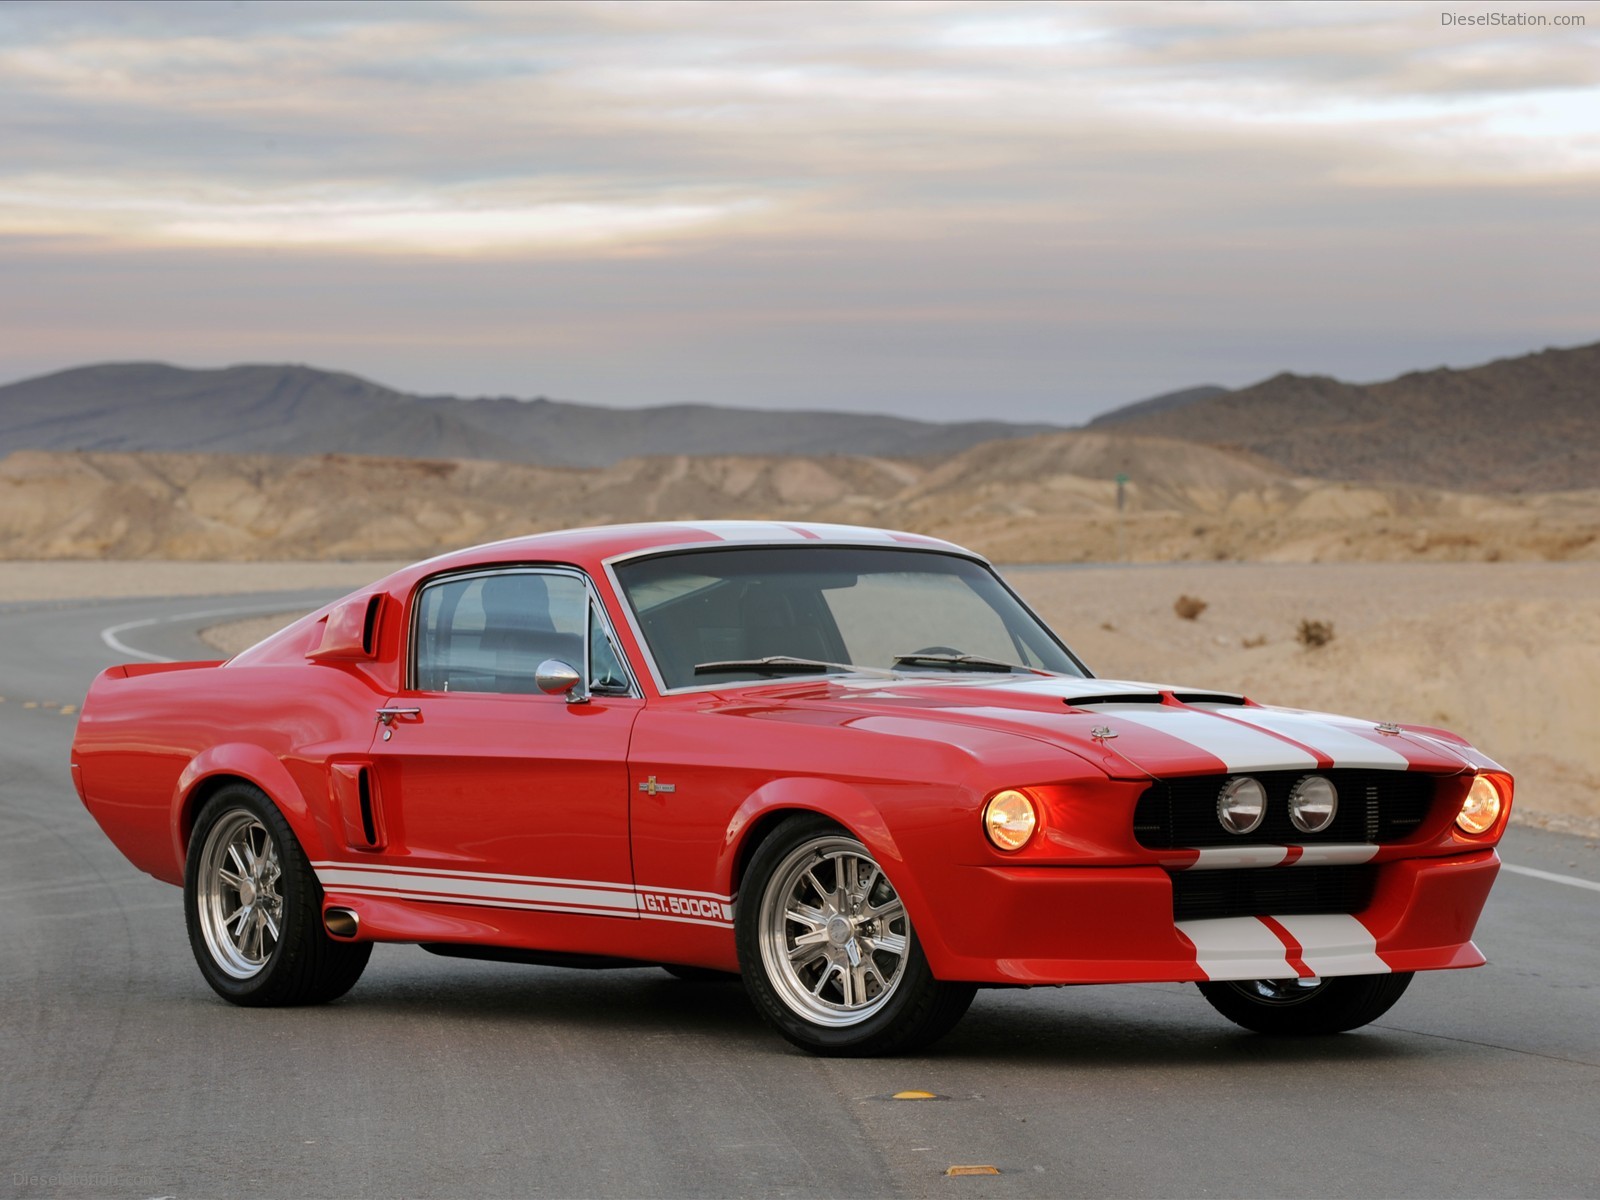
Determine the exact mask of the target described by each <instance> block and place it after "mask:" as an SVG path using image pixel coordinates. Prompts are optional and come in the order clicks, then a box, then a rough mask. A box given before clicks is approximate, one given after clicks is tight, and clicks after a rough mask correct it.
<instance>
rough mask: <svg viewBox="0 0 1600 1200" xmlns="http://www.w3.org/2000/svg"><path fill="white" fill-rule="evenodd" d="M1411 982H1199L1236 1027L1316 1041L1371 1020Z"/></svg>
mask: <svg viewBox="0 0 1600 1200" xmlns="http://www.w3.org/2000/svg"><path fill="white" fill-rule="evenodd" d="M1410 983H1411V972H1410V971H1399V972H1396V973H1394V974H1392V975H1344V976H1340V977H1338V978H1336V979H1251V980H1240V981H1227V982H1219V983H1202V984H1199V985H1198V986H1199V988H1200V994H1201V995H1203V996H1204V997H1205V998H1206V999H1207V1000H1208V1001H1210V1003H1211V1007H1212V1008H1214V1009H1216V1010H1217V1011H1218V1012H1219V1013H1221V1014H1222V1015H1223V1016H1225V1017H1227V1018H1228V1020H1230V1021H1232V1022H1233V1023H1234V1024H1235V1025H1242V1026H1244V1027H1245V1028H1246V1029H1249V1030H1253V1031H1254V1032H1256V1033H1269V1034H1278V1035H1282V1036H1293V1037H1315V1036H1319V1035H1322V1034H1329V1033H1344V1032H1345V1031H1346V1030H1348V1029H1356V1028H1358V1027H1360V1026H1362V1025H1366V1024H1368V1023H1370V1022H1372V1021H1376V1020H1377V1019H1378V1018H1379V1017H1381V1016H1383V1014H1384V1013H1386V1012H1388V1011H1389V1009H1390V1008H1392V1007H1393V1006H1394V1002H1395V1001H1396V1000H1398V999H1400V996H1401V994H1402V993H1403V992H1404V991H1405V990H1406V988H1407V986H1409V985H1410Z"/></svg>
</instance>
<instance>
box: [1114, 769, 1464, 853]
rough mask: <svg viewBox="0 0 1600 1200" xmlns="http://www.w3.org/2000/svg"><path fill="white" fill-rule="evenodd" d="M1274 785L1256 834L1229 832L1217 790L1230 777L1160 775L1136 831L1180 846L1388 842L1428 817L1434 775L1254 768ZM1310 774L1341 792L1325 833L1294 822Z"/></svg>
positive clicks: (1162, 844)
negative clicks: (1292, 798) (1295, 801)
mask: <svg viewBox="0 0 1600 1200" xmlns="http://www.w3.org/2000/svg"><path fill="white" fill-rule="evenodd" d="M1249 774H1250V776H1251V777H1252V778H1254V779H1259V780H1260V781H1261V784H1262V786H1263V787H1265V788H1266V789H1267V813H1266V816H1265V817H1264V818H1263V819H1262V821H1261V824H1260V825H1259V826H1258V827H1257V828H1256V829H1254V830H1252V831H1251V832H1250V833H1246V834H1235V833H1229V832H1228V831H1227V830H1226V829H1224V828H1223V827H1222V825H1221V823H1220V822H1219V821H1218V820H1217V793H1219V792H1220V791H1221V790H1222V785H1223V784H1225V783H1226V782H1227V781H1228V780H1229V779H1230V778H1231V776H1228V775H1190V776H1186V777H1183V778H1178V779H1161V780H1158V781H1156V782H1155V783H1153V784H1151V785H1150V786H1149V787H1148V788H1146V789H1145V792H1144V795H1142V796H1140V797H1139V803H1138V806H1137V807H1136V808H1135V809H1134V814H1133V836H1134V837H1135V838H1136V839H1137V840H1138V842H1139V844H1140V845H1141V846H1145V847H1148V848H1150V849H1152V850H1170V849H1173V848H1175V847H1185V848H1187V847H1201V846H1250V845H1290V846H1309V845H1315V844H1317V843H1319V842H1344V843H1350V842H1365V843H1374V842H1377V843H1382V842H1393V841H1398V840H1399V839H1401V838H1404V837H1408V836H1410V835H1411V834H1412V833H1413V832H1414V831H1415V830H1416V828H1417V826H1419V825H1421V824H1422V822H1423V821H1424V820H1425V819H1426V818H1427V815H1428V806H1429V805H1430V804H1431V803H1432V802H1433V791H1434V787H1433V784H1434V778H1433V776H1431V775H1424V774H1421V773H1419V772H1415V771H1373V770H1361V769H1356V768H1349V769H1345V770H1335V771H1315V772H1312V771H1252V772H1249ZM1308 774H1316V775H1323V776H1325V777H1326V778H1328V779H1330V780H1332V781H1333V786H1334V787H1335V788H1337V789H1338V790H1339V811H1338V812H1337V813H1335V814H1334V818H1333V823H1332V824H1331V825H1329V826H1328V828H1326V829H1324V830H1323V831H1322V832H1321V833H1302V832H1301V831H1300V830H1298V829H1296V828H1295V827H1294V824H1293V822H1291V821H1290V820H1289V789H1290V788H1292V787H1293V786H1294V785H1295V783H1296V782H1297V781H1298V780H1300V779H1303V778H1304V777H1305V776H1306V775H1308Z"/></svg>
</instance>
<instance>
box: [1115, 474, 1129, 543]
mask: <svg viewBox="0 0 1600 1200" xmlns="http://www.w3.org/2000/svg"><path fill="white" fill-rule="evenodd" d="M1127 506H1128V477H1127V475H1126V474H1124V473H1123V472H1121V471H1118V472H1117V561H1118V562H1123V561H1124V560H1125V559H1126V557H1127V554H1126V552H1125V550H1124V549H1123V542H1122V512H1123V510H1124V509H1125V508H1127Z"/></svg>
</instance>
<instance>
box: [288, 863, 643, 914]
mask: <svg viewBox="0 0 1600 1200" xmlns="http://www.w3.org/2000/svg"><path fill="white" fill-rule="evenodd" d="M317 877H318V878H319V879H320V880H321V881H322V886H323V887H324V888H329V889H335V890H336V889H339V888H344V887H348V888H369V889H371V888H382V889H384V890H387V891H393V892H398V893H401V894H417V895H425V896H435V897H454V898H460V899H470V898H474V897H481V898H483V899H485V900H509V901H516V902H520V903H523V904H530V905H541V906H542V905H549V904H563V905H570V906H577V907H581V908H596V909H608V910H613V911H614V910H621V911H623V912H634V911H635V910H637V908H638V907H639V902H638V899H637V897H635V896H634V894H633V889H632V888H629V889H628V890H627V891H600V890H598V889H595V888H585V887H559V886H551V885H549V884H543V883H508V882H506V881H505V880H502V879H468V878H463V877H462V876H459V875H453V876H450V877H448V878H440V877H437V876H431V877H428V878H426V879H423V880H419V879H417V878H416V877H414V876H411V875H402V874H399V873H397V872H396V873H391V872H385V871H340V870H323V871H319V872H318V873H317Z"/></svg>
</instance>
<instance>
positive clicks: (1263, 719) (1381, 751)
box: [1194, 704, 1411, 771]
mask: <svg viewBox="0 0 1600 1200" xmlns="http://www.w3.org/2000/svg"><path fill="white" fill-rule="evenodd" d="M1194 707H1196V708H1202V709H1204V710H1205V711H1206V712H1216V713H1221V714H1222V715H1223V716H1224V717H1228V718H1231V719H1233V720H1235V721H1243V722H1244V723H1245V724H1247V725H1254V726H1255V727H1256V728H1258V729H1266V730H1269V731H1271V732H1273V733H1281V734H1283V736H1284V737H1291V738H1293V739H1294V740H1295V741H1297V742H1299V743H1300V744H1301V745H1304V746H1310V747H1311V748H1312V749H1313V750H1315V751H1317V752H1318V753H1319V754H1325V755H1327V756H1328V757H1329V758H1331V759H1333V765H1334V766H1335V767H1373V768H1377V769H1379V770H1385V771H1404V770H1406V769H1407V768H1408V767H1410V765H1411V762H1410V760H1409V759H1407V758H1406V756H1405V755H1404V754H1401V753H1399V752H1398V751H1395V750H1391V749H1389V748H1388V747H1387V746H1383V745H1380V744H1379V743H1377V742H1375V741H1373V740H1372V739H1370V738H1364V737H1362V736H1361V735H1360V734H1359V733H1357V732H1355V730H1353V729H1350V728H1348V727H1345V726H1341V725H1339V724H1338V723H1336V722H1334V721H1330V720H1327V719H1326V718H1324V717H1321V716H1317V715H1312V714H1311V713H1298V712H1285V711H1283V710H1282V709H1275V708H1245V707H1242V706H1236V705H1227V706H1222V705H1216V704H1196V705H1195V706H1194Z"/></svg>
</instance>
